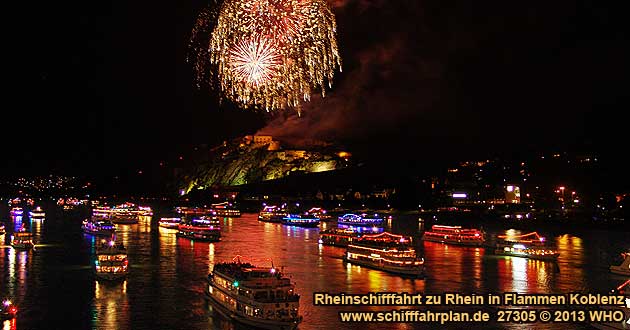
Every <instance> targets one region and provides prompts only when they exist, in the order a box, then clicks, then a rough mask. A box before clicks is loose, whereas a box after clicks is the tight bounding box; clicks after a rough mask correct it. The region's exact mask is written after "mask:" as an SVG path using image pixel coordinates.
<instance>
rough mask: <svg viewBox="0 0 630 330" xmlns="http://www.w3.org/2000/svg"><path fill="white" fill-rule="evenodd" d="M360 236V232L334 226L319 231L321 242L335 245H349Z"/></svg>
mask: <svg viewBox="0 0 630 330" xmlns="http://www.w3.org/2000/svg"><path fill="white" fill-rule="evenodd" d="M359 236H360V234H359V232H357V231H354V230H352V229H345V228H332V229H327V230H322V231H320V232H319V241H318V243H319V244H323V245H333V246H348V244H350V243H351V242H352V240H355V239H357V238H358V237H359Z"/></svg>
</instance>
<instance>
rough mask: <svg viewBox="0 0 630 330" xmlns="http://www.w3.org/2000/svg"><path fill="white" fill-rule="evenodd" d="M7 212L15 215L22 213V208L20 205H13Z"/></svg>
mask: <svg viewBox="0 0 630 330" xmlns="http://www.w3.org/2000/svg"><path fill="white" fill-rule="evenodd" d="M9 213H11V216H14V217H16V216H18V215H22V214H24V210H23V209H22V208H21V207H14V208H12V209H11V211H10V212H9Z"/></svg>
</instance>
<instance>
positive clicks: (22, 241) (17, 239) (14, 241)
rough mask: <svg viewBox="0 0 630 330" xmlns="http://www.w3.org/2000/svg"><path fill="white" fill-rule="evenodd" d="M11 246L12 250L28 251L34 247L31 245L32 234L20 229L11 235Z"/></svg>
mask: <svg viewBox="0 0 630 330" xmlns="http://www.w3.org/2000/svg"><path fill="white" fill-rule="evenodd" d="M11 246H13V248H14V249H20V250H30V249H32V248H33V247H35V244H34V243H33V234H32V233H31V232H30V231H27V230H26V229H25V228H24V227H22V228H21V229H20V230H19V231H16V232H14V233H13V235H11Z"/></svg>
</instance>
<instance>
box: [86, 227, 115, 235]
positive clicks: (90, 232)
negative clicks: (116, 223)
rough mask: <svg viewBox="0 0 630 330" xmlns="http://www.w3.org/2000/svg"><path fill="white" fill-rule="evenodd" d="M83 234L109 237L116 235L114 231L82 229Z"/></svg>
mask: <svg viewBox="0 0 630 330" xmlns="http://www.w3.org/2000/svg"><path fill="white" fill-rule="evenodd" d="M83 232H84V233H85V234H88V235H94V236H111V235H113V234H115V233H116V231H115V230H89V229H85V228H83Z"/></svg>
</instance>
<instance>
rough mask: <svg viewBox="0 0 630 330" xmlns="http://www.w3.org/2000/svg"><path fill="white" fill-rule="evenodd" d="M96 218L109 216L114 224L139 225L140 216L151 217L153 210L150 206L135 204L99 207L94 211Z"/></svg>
mask: <svg viewBox="0 0 630 330" xmlns="http://www.w3.org/2000/svg"><path fill="white" fill-rule="evenodd" d="M92 214H93V215H95V216H107V217H109V219H111V220H112V222H113V223H121V224H134V223H138V220H139V218H138V217H139V216H151V215H153V210H152V209H151V207H149V206H138V205H136V204H133V203H123V204H120V205H116V206H98V207H95V208H94V209H93V210H92Z"/></svg>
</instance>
